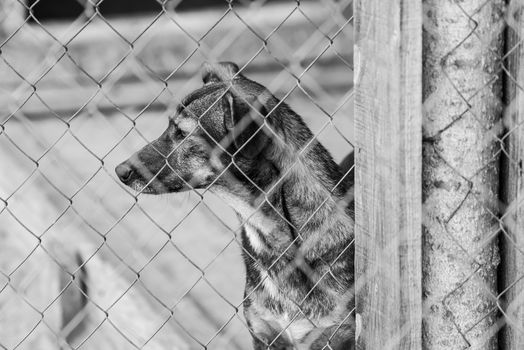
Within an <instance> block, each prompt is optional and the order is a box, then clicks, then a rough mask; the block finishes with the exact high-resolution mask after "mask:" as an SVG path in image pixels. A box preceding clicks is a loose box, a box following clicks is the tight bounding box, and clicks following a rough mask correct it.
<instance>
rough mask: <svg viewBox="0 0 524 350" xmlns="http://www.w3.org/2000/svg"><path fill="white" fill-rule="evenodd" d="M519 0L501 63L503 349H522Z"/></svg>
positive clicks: (523, 75) (523, 144) (523, 82)
mask: <svg viewBox="0 0 524 350" xmlns="http://www.w3.org/2000/svg"><path fill="white" fill-rule="evenodd" d="M522 6H524V4H523V2H522V0H511V1H510V2H509V6H508V9H507V20H508V26H509V28H508V30H507V32H506V52H507V53H508V56H507V60H506V62H505V66H506V68H507V70H506V74H507V77H506V79H505V82H506V86H505V103H506V113H505V118H504V122H505V123H504V124H505V127H506V132H507V137H506V139H505V144H504V148H505V150H506V152H505V153H504V156H503V158H502V174H501V181H502V186H501V187H502V201H503V203H504V204H505V205H506V213H505V215H504V228H505V232H504V234H503V235H502V241H501V247H502V254H503V259H502V260H503V273H502V276H501V278H502V285H503V287H504V289H503V294H502V296H503V300H505V324H506V326H505V329H504V331H503V337H502V339H503V349H506V350H517V349H523V348H524V280H523V279H522V276H523V275H524V253H523V252H524V203H523V200H524V172H523V164H524V91H523V87H524V47H523V45H524V44H523V42H522V39H524V18H523V15H522Z"/></svg>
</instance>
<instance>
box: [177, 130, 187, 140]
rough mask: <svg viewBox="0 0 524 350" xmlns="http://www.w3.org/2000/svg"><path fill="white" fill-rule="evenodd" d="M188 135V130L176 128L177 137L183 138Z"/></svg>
mask: <svg viewBox="0 0 524 350" xmlns="http://www.w3.org/2000/svg"><path fill="white" fill-rule="evenodd" d="M186 136H187V132H186V131H184V130H182V129H179V128H177V129H176V131H175V137H176V138H181V139H183V138H185V137H186Z"/></svg>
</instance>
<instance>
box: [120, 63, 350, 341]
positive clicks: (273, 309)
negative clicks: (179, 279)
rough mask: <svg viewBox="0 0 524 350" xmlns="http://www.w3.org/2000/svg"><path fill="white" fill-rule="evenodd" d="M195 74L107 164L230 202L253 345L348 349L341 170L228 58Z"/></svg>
mask: <svg viewBox="0 0 524 350" xmlns="http://www.w3.org/2000/svg"><path fill="white" fill-rule="evenodd" d="M203 80H204V83H205V85H204V86H203V87H202V88H200V89H198V90H196V91H194V92H193V93H191V94H189V95H188V96H187V97H186V98H185V99H184V100H183V101H182V103H181V104H180V106H179V108H178V109H177V113H176V115H174V116H173V117H171V118H170V119H169V126H168V128H167V130H166V131H165V132H164V133H163V134H162V135H161V136H160V137H159V138H158V139H157V140H155V141H153V142H152V143H150V144H149V145H147V146H145V147H144V148H143V149H142V150H140V151H139V152H137V153H135V154H134V155H133V156H132V157H131V158H130V159H128V160H127V161H125V162H124V163H122V164H121V165H119V166H118V167H117V174H118V175H119V177H120V178H121V180H122V181H123V182H124V183H125V184H127V185H129V186H131V187H132V188H134V189H135V190H138V191H142V192H145V193H152V194H158V193H165V192H179V191H184V190H188V189H190V188H197V189H198V188H200V189H204V188H209V190H210V191H212V192H214V193H216V194H217V195H218V196H220V197H222V198H223V199H224V200H225V202H226V203H228V204H229V205H230V206H231V207H232V208H233V209H234V210H235V211H236V212H237V214H238V216H239V218H240V220H241V221H242V222H243V223H244V228H243V230H242V232H241V238H242V245H243V258H244V263H245V266H246V287H245V300H244V314H245V317H246V320H247V324H248V326H249V329H250V331H251V333H252V335H253V339H254V347H255V349H256V350H259V349H272V350H276V349H279V350H280V349H294V348H296V349H310V350H317V349H319V350H320V349H323V348H324V347H325V348H329V347H326V345H327V344H328V343H329V346H330V347H331V349H337V350H346V349H352V348H354V341H353V337H354V318H353V313H352V310H353V307H354V298H353V294H354V292H353V283H354V279H353V270H354V267H353V249H352V242H353V229H354V220H353V218H354V214H353V210H352V199H348V198H349V196H348V195H347V194H348V193H349V192H350V191H352V179H351V178H350V175H346V176H345V178H344V173H343V172H342V170H341V168H340V167H339V166H338V165H337V164H336V163H335V162H334V161H333V159H332V157H331V156H330V154H329V153H328V151H327V150H326V149H325V148H324V147H323V146H322V145H321V144H320V143H319V142H318V141H317V140H316V139H315V138H314V137H313V134H312V133H311V131H310V130H309V128H308V127H307V126H306V125H305V124H304V122H303V120H302V118H301V117H300V116H298V115H297V114H296V113H294V112H293V111H292V110H291V109H290V108H289V107H288V106H287V105H286V104H285V103H282V102H281V101H279V100H277V99H276V98H275V97H274V96H273V95H272V94H271V93H270V92H269V91H268V90H267V89H266V88H265V87H263V86H262V85H260V84H258V83H256V82H254V81H251V80H249V79H247V78H246V77H244V76H243V75H241V74H240V73H239V72H238V67H237V66H236V65H235V64H233V63H220V64H215V65H206V66H204V69H203ZM345 163H347V164H345V167H347V168H349V167H351V166H352V163H353V160H352V156H351V157H348V158H347V160H346V161H345Z"/></svg>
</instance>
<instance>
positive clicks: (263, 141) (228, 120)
mask: <svg viewBox="0 0 524 350" xmlns="http://www.w3.org/2000/svg"><path fill="white" fill-rule="evenodd" d="M223 103H224V111H225V113H224V126H225V128H226V130H227V131H228V132H229V135H230V136H231V137H232V139H233V144H234V145H235V150H238V151H239V153H240V154H241V155H242V156H243V157H245V158H248V159H254V158H256V157H257V156H258V155H259V154H260V153H261V152H262V151H263V150H264V148H266V147H267V145H268V144H269V142H270V137H269V133H270V131H269V129H268V127H267V125H265V124H264V120H265V118H266V117H267V114H268V112H267V109H266V107H265V105H264V104H263V103H261V102H260V101H258V100H257V99H255V100H254V101H244V100H242V98H240V97H235V96H234V95H233V94H232V93H231V92H227V93H226V94H225V96H224V97H223Z"/></svg>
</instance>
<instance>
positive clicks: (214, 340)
mask: <svg viewBox="0 0 524 350" xmlns="http://www.w3.org/2000/svg"><path fill="white" fill-rule="evenodd" d="M109 1H110V0H103V1H96V2H95V1H89V0H88V1H85V2H79V3H78V4H79V5H81V8H82V12H81V15H80V16H77V17H74V18H72V19H70V20H61V21H53V20H43V19H41V18H39V17H38V11H39V10H38V9H39V6H43V4H44V2H43V1H42V0H41V1H36V2H31V3H25V2H23V1H15V0H12V1H5V2H3V3H2V5H1V8H0V23H1V25H0V50H1V53H0V72H1V73H0V76H2V82H1V83H0V84H1V85H0V89H2V90H1V93H0V106H1V108H0V111H1V114H0V164H1V166H2V168H1V169H2V176H1V178H0V240H1V248H0V249H1V254H0V347H1V348H5V349H25V348H27V349H34V348H37V349H45V348H65V349H68V348H73V349H77V348H94V347H100V346H103V347H111V348H115V349H119V348H125V349H128V348H137V349H142V348H146V349H147V348H159V349H165V348H176V349H193V348H194V349H207V348H216V349H226V348H227V349H231V348H233V349H249V348H251V347H252V339H251V338H252V336H253V334H250V333H253V332H251V331H250V327H252V325H248V322H247V321H246V320H245V318H244V316H243V310H242V304H243V302H244V301H245V300H246V299H247V297H249V295H250V294H251V293H249V292H248V293H247V294H248V295H247V296H246V295H244V283H245V278H246V276H245V275H246V271H245V269H244V267H243V264H242V262H241V254H244V258H246V255H247V257H248V258H247V259H248V261H249V256H250V254H251V252H250V251H248V250H246V248H245V245H243V244H242V237H241V236H242V225H241V223H245V221H246V220H240V221H239V220H238V218H237V217H236V215H235V213H234V212H233V210H231V209H229V208H228V205H231V203H227V201H224V200H223V199H221V198H220V197H219V196H215V195H213V194H212V193H210V191H207V190H190V191H187V192H185V193H179V194H171V195H160V196H146V195H143V194H141V193H139V194H137V193H136V192H134V191H132V190H129V189H127V188H126V187H125V186H124V185H122V184H121V183H120V181H119V180H118V178H117V177H116V175H115V174H114V168H115V166H117V165H118V164H119V163H121V162H122V161H123V160H124V159H126V158H128V157H129V156H130V155H131V154H132V153H134V152H135V151H137V150H138V149H140V148H141V147H142V146H144V145H146V144H148V143H149V142H151V141H153V140H155V139H156V138H157V137H158V135H160V134H161V133H162V132H163V130H164V129H165V126H166V125H167V120H168V117H170V116H173V115H175V114H176V113H177V112H176V111H177V107H178V106H179V105H180V103H181V102H182V99H183V98H184V96H186V95H187V94H188V93H190V92H191V91H193V90H195V89H197V88H200V87H201V86H202V78H201V66H202V64H203V62H206V61H211V62H213V61H233V62H237V63H238V64H239V66H240V69H241V74H243V75H245V76H247V77H249V78H250V79H253V80H256V81H258V82H260V83H261V84H263V85H264V86H266V87H267V88H268V89H269V90H270V91H271V92H273V93H274V94H275V95H276V96H278V97H279V98H281V99H282V100H283V101H285V102H286V103H287V104H289V105H290V106H291V107H292V108H293V110H295V111H296V112H297V113H298V114H299V115H300V116H301V117H302V118H303V119H304V121H305V123H306V124H307V126H308V127H309V128H310V129H311V131H312V133H313V135H314V138H313V139H314V140H318V141H320V142H321V143H322V144H323V145H324V146H325V147H326V148H327V149H328V151H329V152H330V153H331V155H332V156H333V158H334V160H335V161H336V162H337V163H341V162H343V159H344V158H345V157H346V156H347V155H348V154H350V153H351V152H352V150H353V146H352V142H351V141H350V140H353V139H354V135H353V129H354V127H353V101H352V99H353V86H352V85H353V84H352V81H353V22H352V20H353V14H352V5H353V4H352V2H351V1H349V0H348V1H344V0H341V1H328V0H326V1H320V2H312V1H311V2H310V1H303V2H300V1H296V2H290V1H282V2H269V3H267V2H265V1H250V2H246V3H243V2H240V3H237V2H232V1H226V2H224V3H221V4H219V6H216V7H209V8H208V7H203V8H199V9H198V10H185V9H184V11H179V5H181V4H179V2H177V1H165V2H161V1H159V2H156V3H155V6H156V7H157V10H156V12H154V13H153V12H151V13H147V14H141V15H138V16H137V15H133V16H132V17H130V16H120V17H119V16H106V15H105V14H104V7H103V6H104V2H107V3H108V2H109ZM422 3H423V13H422V14H421V15H422V18H423V32H422V35H423V48H424V51H423V61H422V62H421V65H422V72H423V84H422V94H423V113H422V116H421V117H422V118H423V123H422V124H423V145H422V150H423V152H422V155H421V159H420V161H421V162H422V198H421V199H420V200H421V202H422V204H423V230H422V237H423V242H422V261H421V270H422V291H421V292H422V303H423V304H422V305H423V309H422V320H421V323H422V334H421V338H422V340H421V341H422V343H421V344H422V345H421V346H422V347H423V348H425V349H470V348H471V349H521V348H522V346H524V336H523V334H524V311H523V307H522V305H523V299H522V296H521V295H522V290H523V288H522V287H523V281H522V280H523V277H524V260H523V258H522V257H523V254H524V249H523V248H522V237H523V236H524V222H523V216H524V213H523V208H524V204H523V203H522V193H521V192H522V190H523V187H522V183H523V176H524V175H523V170H522V163H523V154H524V136H523V134H522V128H523V125H522V124H523V123H524V120H523V119H524V117H523V112H522V110H523V107H522V102H523V100H522V99H523V96H524V94H523V88H524V83H523V82H524V75H523V74H524V73H523V69H522V67H521V63H522V62H523V58H524V55H523V52H524V50H523V49H522V45H523V42H522V36H523V35H524V20H523V17H522V16H523V11H524V4H523V3H522V1H517V0H511V1H503V0H486V1H479V0H464V1H455V0H449V1H433V0H425V1H423V2H422ZM357 17H358V14H357ZM357 46H358V44H357ZM362 67H365V64H364V63H363V62H359V67H358V68H359V69H363V68H362ZM357 70H358V69H357ZM377 79H380V77H377ZM357 84H358V81H357ZM251 107H253V106H251ZM275 108H276V107H275ZM268 112H270V111H268ZM269 114H270V113H269ZM269 114H267V115H269ZM267 115H265V117H267ZM263 116H264V115H263ZM355 127H357V128H358V127H360V125H356V126H355ZM271 135H272V137H278V136H279V135H278V134H271ZM280 142H282V140H281V141H280ZM308 145H309V143H308ZM226 148H227V147H224V146H223V145H221V144H217V145H216V147H215V149H219V150H221V151H224V150H225V149H226ZM305 148H306V147H304V149H300V150H298V153H297V155H296V156H297V157H298V156H299V155H302V154H303V153H304V152H305ZM351 163H352V161H348V163H347V164H346V165H345V166H344V167H343V168H344V169H349V168H350V167H351ZM357 166H358V164H357ZM292 168H293V166H291V167H290V169H292ZM287 170H288V171H291V170H289V169H287ZM287 175H289V174H288V173H287V172H283V174H282V176H281V179H285V178H286V176H287ZM345 178H346V179H347V178H349V172H346V174H345ZM279 181H280V180H279ZM344 181H345V180H343V179H341V180H340V182H341V183H342V182H344ZM358 184H359V183H358V179H357V186H358ZM338 185H340V183H338V184H337V186H338ZM337 186H335V188H336V187H337ZM335 188H330V189H329V192H330V193H333V191H334V190H335ZM270 193H271V191H265V190H264V189H263V191H262V196H261V198H264V199H265V200H266V201H267V203H269V205H270V206H272V208H273V209H274V210H275V212H277V214H278V215H279V217H280V219H281V220H283V222H287V224H290V225H291V226H290V232H294V230H296V231H297V232H298V236H299V238H301V237H300V233H301V229H302V227H295V226H294V225H293V223H292V222H290V220H288V217H289V214H286V213H285V210H284V208H285V207H286V206H285V205H281V206H280V207H279V205H273V204H272V202H271V200H270V198H271V197H270ZM327 197H328V198H330V196H327ZM328 198H319V201H318V202H319V203H318V207H316V208H314V212H315V213H316V212H317V211H319V210H320V209H321V208H322V206H323V205H324V203H325V202H326V201H327V200H328ZM258 209H259V210H260V211H261V208H258ZM279 210H280V212H279ZM358 215H359V213H358V210H357V216H358ZM357 221H358V220H357ZM307 222H309V219H308V220H306V223H307ZM295 239H298V238H297V237H295ZM358 239H359V237H357V240H358ZM295 242H296V241H295V240H293V241H292V244H294V243H295ZM290 246H291V245H290ZM357 247H358V245H357ZM341 248H343V249H342V251H346V250H351V249H352V244H351V245H348V246H347V247H341ZM356 253H357V255H358V254H365V252H364V253H363V252H361V251H360V252H359V251H358V249H357V252H356ZM282 256H284V255H282ZM357 259H358V257H357ZM337 261H340V256H337V257H335V258H334V259H333V260H332V261H331V262H329V263H328V265H329V266H330V267H329V268H328V270H327V271H328V272H327V273H326V274H325V275H322V276H320V278H318V276H317V277H315V278H313V277H311V276H309V275H308V274H307V273H306V272H304V273H305V274H306V275H308V276H309V277H310V279H312V280H313V281H314V282H315V283H314V286H313V287H312V288H311V290H314V289H315V288H316V287H317V286H320V288H321V289H322V283H321V281H322V280H324V279H329V278H331V276H329V272H330V271H331V267H332V266H333V265H334V264H335V263H336V262H337ZM278 262H279V261H278V259H277V261H273V262H272V263H275V264H276V263H278ZM351 263H352V262H351ZM272 267H273V264H271V268H272ZM300 268H301V266H300V264H297V262H296V261H293V262H292V264H291V269H290V271H295V270H300ZM326 276H327V277H326ZM337 277H338V278H340V276H333V278H334V279H335V280H336V279H337ZM368 278H370V276H366V275H364V276H356V280H357V282H356V289H357V294H358V289H359V288H360V287H361V285H362V284H365V283H366V281H367V279H368ZM262 288H266V289H267V288H271V286H270V283H269V282H266V283H264V282H263V281H262V282H259V283H258V284H256V288H255V289H262ZM251 292H252V291H251ZM275 293H282V291H275ZM282 294H285V293H282ZM293 302H294V303H295V304H296V305H297V309H298V313H297V314H295V315H292V316H291V317H290V319H288V320H287V321H286V324H285V325H283V326H282V327H281V331H280V332H279V333H278V334H276V335H275V336H274V337H273V338H272V339H269V340H268V341H267V342H266V346H267V345H269V346H273V347H275V346H276V345H278V341H279V340H278V339H279V337H281V336H283V335H285V334H289V332H291V333H292V332H293V330H292V329H293V324H294V323H295V325H296V324H297V322H299V321H300V320H301V319H303V318H302V317H303V316H304V314H305V313H306V312H304V310H302V306H303V304H302V302H303V300H293ZM374 307H375V305H371V307H370V309H371V310H373V308H374ZM379 307H380V305H377V306H376V308H377V310H379ZM357 309H358V306H357ZM344 311H345V312H346V314H345V318H344V320H341V321H340V325H342V324H343V323H344V322H345V321H346V320H347V319H349V318H352V317H354V316H355V312H354V310H353V308H352V307H349V308H348V309H347V310H344ZM305 319H307V320H308V321H310V322H312V323H315V322H317V321H318V320H311V319H309V318H308V317H307V316H306V317H305ZM360 321H362V320H360ZM358 322H359V317H358V315H357V336H358V332H359V324H358ZM363 322H364V323H365V322H366V320H365V319H364V320H363ZM365 327H366V326H365ZM414 328H415V327H414ZM409 331H410V329H409V327H407V328H403V331H402V332H401V333H399V334H398V335H395V337H393V338H391V337H388V338H387V339H383V340H382V343H383V344H386V345H384V347H383V348H385V349H386V348H388V349H389V348H398V347H399V345H398V344H401V343H402V338H403V337H404V336H405V334H406V333H408V332H409ZM404 332H405V333H404ZM335 333H336V331H335ZM331 340H332V338H329V339H324V342H323V343H322V345H321V346H319V347H318V348H319V349H330V348H331V343H330V341H331Z"/></svg>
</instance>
